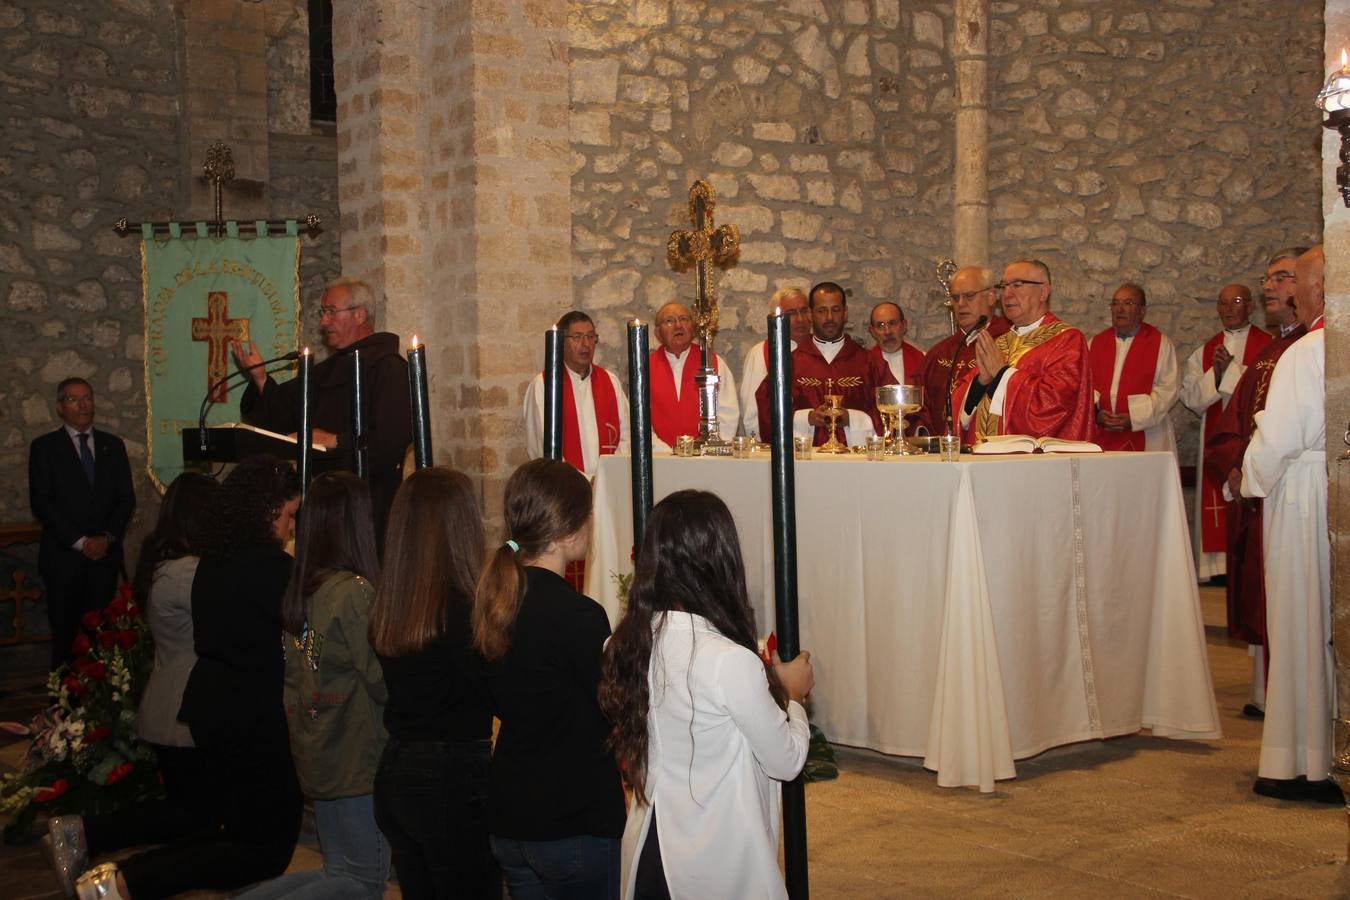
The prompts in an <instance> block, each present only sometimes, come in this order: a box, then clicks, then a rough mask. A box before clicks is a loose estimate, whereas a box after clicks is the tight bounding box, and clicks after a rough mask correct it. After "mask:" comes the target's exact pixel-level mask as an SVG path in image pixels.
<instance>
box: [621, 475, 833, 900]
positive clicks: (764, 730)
mask: <svg viewBox="0 0 1350 900" xmlns="http://www.w3.org/2000/svg"><path fill="white" fill-rule="evenodd" d="M757 646H758V642H757V637H756V633H755V617H754V613H753V612H752V611H751V609H750V603H749V601H748V599H747V597H746V592H745V567H744V564H743V562H742V561H741V550H740V542H739V540H738V538H737V535H736V524H735V522H734V521H733V520H732V518H731V513H730V511H728V510H727V507H726V504H725V503H723V502H722V501H721V500H720V499H718V498H717V497H716V496H714V495H713V494H710V493H707V492H705V491H678V492H676V493H674V494H671V495H670V496H669V497H666V498H665V499H664V500H662V501H661V502H660V503H658V504H657V505H656V507H655V508H654V509H653V510H652V514H651V518H650V519H649V520H648V524H647V533H646V537H645V539H644V540H643V543H642V548H641V550H640V551H639V555H638V559H637V568H636V571H635V572H634V574H633V584H632V588H631V590H630V591H629V594H628V611H627V613H626V614H625V616H624V618H623V620H622V621H621V622H620V623H619V626H618V628H617V629H616V630H615V632H614V637H613V638H612V639H611V640H610V642H609V645H608V647H607V648H606V651H605V662H604V681H603V684H602V686H601V689H600V704H601V706H602V708H603V709H604V710H605V713H606V714H607V715H608V716H609V718H610V721H611V722H613V734H612V744H613V747H614V750H615V753H616V754H617V755H618V758H619V761H620V763H621V764H622V765H623V768H624V772H625V774H626V776H627V779H628V783H629V786H630V787H631V788H632V791H633V804H632V807H631V808H630V809H629V811H628V824H627V826H626V827H625V829H624V835H623V896H624V897H638V898H648V897H706V898H717V897H727V898H738V900H739V898H756V897H772V898H778V897H783V898H785V897H786V896H787V892H786V890H785V888H784V885H783V876H782V874H781V873H780V872H779V870H778V828H779V796H780V790H779V785H778V782H781V781H788V780H790V779H792V778H795V777H796V776H797V774H798V773H799V772H801V769H802V766H803V765H804V764H805V762H806V751H807V745H808V743H809V740H810V735H809V728H808V725H807V721H806V712H805V711H804V710H803V709H802V705H801V704H802V702H803V701H804V700H805V698H806V695H807V694H808V693H810V691H811V687H812V686H813V684H814V675H813V674H812V671H811V663H810V654H809V653H806V652H805V651H803V652H802V654H801V655H800V656H798V657H797V658H796V659H794V660H793V661H792V662H790V663H779V664H777V665H775V666H774V667H772V668H769V667H766V666H765V665H764V662H763V661H762V660H761V659H760V657H759V654H758V652H757V650H756V648H757Z"/></svg>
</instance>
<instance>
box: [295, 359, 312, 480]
mask: <svg viewBox="0 0 1350 900" xmlns="http://www.w3.org/2000/svg"><path fill="white" fill-rule="evenodd" d="M313 397H314V354H313V353H310V352H309V348H308V347H306V348H304V349H303V350H301V351H300V428H299V429H298V430H297V431H296V433H295V468H296V471H297V472H299V473H300V492H301V494H302V495H303V494H304V493H305V492H306V491H308V490H309V454H310V445H311V444H313V443H314V418H313V411H312V408H311V404H312V402H313Z"/></svg>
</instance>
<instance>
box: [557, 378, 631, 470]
mask: <svg viewBox="0 0 1350 900" xmlns="http://www.w3.org/2000/svg"><path fill="white" fill-rule="evenodd" d="M597 375H598V376H599V377H597ZM587 378H589V379H590V382H591V402H592V403H594V404H595V427H596V428H597V429H598V430H599V432H600V433H599V435H598V437H599V439H600V455H601V456H609V455H610V454H612V453H613V452H614V451H615V450H617V449H619V398H618V396H617V395H616V394H615V393H614V382H613V381H612V380H611V379H610V377H609V373H608V372H606V371H605V370H604V369H602V368H600V367H599V366H594V365H593V366H591V374H590V375H588V376H587ZM562 383H563V408H562V417H563V459H565V460H567V461H568V462H569V463H571V464H572V466H573V467H574V468H576V469H577V470H579V471H581V472H585V471H586V466H585V463H584V462H583V460H582V456H581V426H580V425H579V424H578V419H577V400H576V396H575V395H574V394H573V393H572V376H570V375H568V374H567V373H566V372H564V373H563V380H562Z"/></svg>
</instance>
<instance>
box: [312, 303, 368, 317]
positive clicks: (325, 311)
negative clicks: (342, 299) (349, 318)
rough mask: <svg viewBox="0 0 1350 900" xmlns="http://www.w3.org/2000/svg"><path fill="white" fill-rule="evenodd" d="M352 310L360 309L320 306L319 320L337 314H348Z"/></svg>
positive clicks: (354, 307) (355, 307) (356, 307)
mask: <svg viewBox="0 0 1350 900" xmlns="http://www.w3.org/2000/svg"><path fill="white" fill-rule="evenodd" d="M353 309H360V307H358V306H320V307H319V318H320V319H328V318H331V317H333V316H336V315H337V314H338V313H343V312H348V311H350V310H353Z"/></svg>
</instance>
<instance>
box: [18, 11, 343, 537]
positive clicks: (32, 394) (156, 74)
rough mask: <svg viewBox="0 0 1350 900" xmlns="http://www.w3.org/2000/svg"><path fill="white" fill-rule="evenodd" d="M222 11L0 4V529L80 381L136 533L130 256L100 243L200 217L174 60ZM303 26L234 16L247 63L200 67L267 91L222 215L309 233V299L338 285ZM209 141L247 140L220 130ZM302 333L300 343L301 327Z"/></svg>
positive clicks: (219, 39)
mask: <svg viewBox="0 0 1350 900" xmlns="http://www.w3.org/2000/svg"><path fill="white" fill-rule="evenodd" d="M236 6H241V5H240V4H235V3H234V2H232V0H231V2H220V3H215V2H205V0H193V2H190V3H186V4H184V3H178V2H171V0H116V2H75V0H18V2H15V0H0V47H3V48H4V49H5V53H4V55H3V56H2V57H0V96H3V98H4V100H3V103H4V108H5V118H4V124H3V128H4V140H3V142H0V303H3V314H4V323H5V327H4V328H3V329H0V359H3V360H4V367H3V372H4V373H5V378H4V379H3V385H0V435H2V436H3V437H2V438H0V521H4V522H10V521H21V520H27V519H29V518H30V513H29V509H28V487H27V477H26V467H27V457H28V444H29V442H30V441H31V440H32V439H33V438H34V437H36V436H37V435H39V434H41V433H43V432H45V431H49V430H51V429H52V428H54V427H56V425H57V424H58V421H59V420H58V419H57V418H56V415H55V410H54V405H55V389H56V384H57V382H59V381H60V380H61V379H62V378H64V377H66V376H67V375H80V376H83V377H85V378H88V379H89V380H90V382H91V383H92V384H93V386H94V391H95V394H96V396H97V400H98V415H97V420H96V421H97V423H98V425H99V427H102V428H105V429H107V430H109V431H113V432H116V433H118V434H120V435H121V436H122V437H123V438H124V439H125V440H126V441H127V447H128V451H129V452H130V454H131V456H132V468H133V474H134V477H135V486H136V493H137V496H138V499H139V501H140V508H139V510H138V513H137V517H136V521H135V523H134V525H133V534H139V533H141V532H142V531H143V530H144V528H145V527H146V526H147V523H149V522H151V521H153V518H154V515H155V512H156V510H157V508H158V503H157V496H156V494H155V492H154V490H153V488H152V487H151V486H150V483H149V481H148V479H147V478H146V477H145V475H144V461H145V424H144V422H145V398H144V390H143V377H142V369H141V359H142V347H143V340H144V338H143V328H144V317H143V308H142V291H141V284H140V249H139V241H138V239H136V238H132V237H128V238H119V237H117V236H116V235H115V234H114V233H113V231H112V227H111V226H112V223H113V222H114V221H116V220H117V219H118V218H119V217H121V216H127V217H128V218H130V219H132V220H139V219H147V220H164V219H170V218H178V219H186V218H190V217H192V216H194V215H195V216H201V215H205V214H206V213H208V212H209V207H208V208H202V207H200V206H197V207H196V208H194V203H193V191H192V190H190V189H189V188H190V186H191V185H194V184H197V183H198V182H199V181H200V178H199V172H198V171H197V170H196V167H195V164H193V163H190V162H189V157H190V156H192V157H198V156H200V155H201V153H202V151H204V149H205V147H204V144H203V145H202V146H197V144H198V142H201V141H209V139H212V138H213V137H214V136H215V135H214V133H212V135H211V136H207V137H203V136H202V135H201V134H195V135H194V134H192V133H190V132H191V130H192V128H191V123H188V122H186V121H185V120H184V119H183V118H182V116H181V113H182V111H183V109H184V98H185V96H186V95H187V93H188V92H189V91H190V86H189V82H190V79H189V77H188V74H187V69H185V63H184V59H183V54H182V50H183V48H184V40H185V37H184V36H185V33H186V31H187V30H188V25H190V24H192V25H193V28H194V29H196V32H200V31H201V30H202V29H201V28H200V27H199V25H200V21H201V20H202V19H203V18H204V19H205V20H206V21H208V22H209V21H215V22H220V21H225V20H226V19H227V18H228V17H230V16H235V15H237V14H238V15H242V14H243V13H248V12H249V11H248V10H244V11H243V13H241V12H240V10H238V9H235V7H236ZM242 6H250V4H242ZM305 8H306V4H305V3H304V2H302V0H267V3H266V15H265V16H263V15H258V16H257V17H256V18H257V21H256V22H255V21H253V18H252V16H253V14H252V13H249V16H250V18H249V21H248V22H247V23H236V24H239V28H238V29H237V30H240V31H247V30H248V29H245V28H244V27H243V26H244V25H245V24H247V25H249V27H250V28H255V30H256V29H262V30H263V31H264V32H265V33H266V35H267V40H266V42H265V43H266V46H265V47H264V46H259V47H258V48H257V53H256V54H255V56H256V58H249V57H247V54H246V53H245V52H244V51H243V50H238V49H237V48H235V47H234V43H233V38H231V37H230V35H229V34H227V33H226V32H227V31H229V30H230V28H229V27H227V26H219V27H218V28H217V29H216V32H215V40H216V44H217V45H218V46H217V48H216V49H215V50H212V51H211V52H212V53H215V54H217V55H216V56H214V57H212V58H213V59H214V60H215V63H214V64H216V65H218V66H219V65H224V63H222V62H221V56H222V55H223V57H224V58H225V59H227V60H228V68H229V71H230V73H231V75H230V77H231V78H244V79H245V80H249V79H256V80H257V83H258V85H259V86H260V87H259V90H260V91H261V90H263V88H262V86H263V85H266V90H267V92H266V94H262V93H260V94H258V96H259V97H261V98H262V102H263V107H262V108H263V109H264V110H265V118H266V123H265V124H264V125H263V126H262V127H263V130H264V134H263V136H262V140H261V141H257V140H255V141H253V144H254V145H255V146H262V147H264V148H266V155H265V156H262V157H258V158H256V163H254V162H252V161H251V162H250V165H255V164H256V165H261V166H263V169H262V170H261V172H259V171H257V170H250V171H249V172H247V173H244V172H242V171H241V177H242V176H244V175H245V174H247V179H248V180H251V181H252V186H251V187H250V186H249V185H247V184H245V186H244V190H243V191H242V192H240V193H239V194H237V195H235V196H233V197H232V196H230V195H228V194H227V197H226V206H225V212H226V215H227V216H228V215H231V213H232V211H233V212H234V214H236V215H241V216H242V215H244V214H245V213H246V212H247V213H248V214H250V215H253V214H261V215H264V216H269V217H271V216H289V215H303V214H304V213H307V212H311V211H313V212H317V213H319V214H320V215H321V216H323V218H324V221H325V228H326V231H325V234H324V235H323V236H322V237H320V238H318V239H311V238H305V239H304V247H303V250H302V255H301V260H302V262H301V276H302V280H303V284H304V288H303V293H304V296H305V297H306V298H309V297H311V296H312V295H313V294H314V293H315V292H316V291H317V287H318V286H319V285H321V284H322V283H323V281H325V280H327V279H328V278H332V277H335V276H336V275H337V273H338V270H339V267H338V235H339V233H340V222H339V217H338V208H337V160H336V148H335V138H334V135H333V133H332V129H331V127H330V128H328V129H327V130H326V131H325V130H323V129H322V128H320V129H311V127H310V125H309V123H308V104H309V95H308V70H307V68H306V66H307V62H305V61H304V60H307V49H305V47H306V42H307V36H306V33H305V22H306V18H305V15H304V10H305ZM230 21H231V22H233V21H234V20H233V19H230ZM194 22H196V23H197V24H193V23H194ZM196 32H194V33H196ZM199 36H200V34H199ZM302 51H303V54H302ZM203 52H204V51H203ZM231 54H233V55H232V56H231ZM269 60H270V62H269ZM269 72H275V76H274V77H272V78H270V79H269V78H267V77H266V75H267V73H269ZM297 79H299V80H300V81H301V83H300V84H299V85H298V86H297V85H296V84H295V81H296V80H297ZM220 96H221V97H222V98H223V99H222V100H221V102H222V103H223V104H225V105H224V106H222V107H221V110H220V112H219V116H220V117H221V118H222V119H225V120H226V121H227V123H228V121H229V117H228V113H227V112H226V110H227V108H228V105H229V103H228V100H229V97H228V94H222V95H220ZM300 103H303V116H302V112H301V110H300V107H299V104H300ZM302 118H303V121H302ZM238 124H239V123H234V125H235V126H237V125H238ZM202 127H205V126H199V127H198V128H197V130H198V131H199V132H200V131H201V128H202ZM231 127H234V126H231ZM297 132H298V133H297ZM232 135H233V136H232ZM220 136H221V137H223V138H224V139H226V140H227V141H229V140H239V141H247V140H249V138H250V136H251V135H250V133H249V132H248V131H247V129H245V130H244V131H238V130H236V131H229V130H228V129H227V130H226V132H225V133H223V134H221V135H220ZM252 136H254V137H256V135H252ZM237 160H238V157H237ZM246 205H247V206H248V209H245V206H246ZM306 324H307V325H308V326H309V328H308V331H309V333H313V332H314V327H313V326H314V325H315V324H316V323H314V322H312V321H310V320H309V319H308V318H307V319H306Z"/></svg>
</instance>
